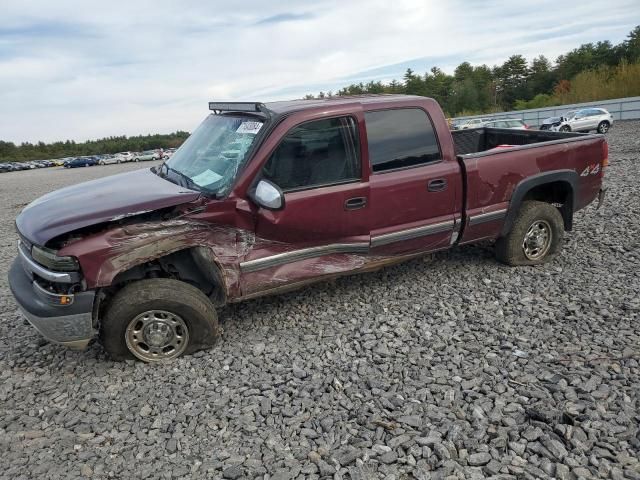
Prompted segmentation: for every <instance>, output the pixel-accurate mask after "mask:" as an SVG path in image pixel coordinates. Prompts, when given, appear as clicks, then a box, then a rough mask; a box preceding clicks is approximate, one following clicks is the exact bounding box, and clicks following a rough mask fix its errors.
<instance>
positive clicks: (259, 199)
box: [249, 179, 284, 210]
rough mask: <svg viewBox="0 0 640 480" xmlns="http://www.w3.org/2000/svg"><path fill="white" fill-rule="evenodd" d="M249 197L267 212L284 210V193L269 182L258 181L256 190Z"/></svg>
mask: <svg viewBox="0 0 640 480" xmlns="http://www.w3.org/2000/svg"><path fill="white" fill-rule="evenodd" d="M249 196H250V198H251V199H252V200H253V201H254V202H255V203H256V204H257V205H258V206H260V207H263V208H266V209H268V210H282V209H283V208H284V193H282V190H280V188H279V187H278V186H277V185H276V184H274V183H271V182H270V181H269V180H264V179H262V180H260V181H259V182H258V185H256V189H255V190H254V191H253V192H252V193H251V194H250V195H249Z"/></svg>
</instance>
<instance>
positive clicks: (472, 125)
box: [458, 118, 486, 130]
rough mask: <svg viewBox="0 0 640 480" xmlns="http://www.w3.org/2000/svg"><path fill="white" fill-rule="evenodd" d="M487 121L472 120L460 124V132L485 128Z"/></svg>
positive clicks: (480, 119) (482, 119)
mask: <svg viewBox="0 0 640 480" xmlns="http://www.w3.org/2000/svg"><path fill="white" fill-rule="evenodd" d="M485 122H486V120H485V119H484V118H472V119H471V120H467V121H465V122H464V123H462V124H460V126H459V127H458V130H467V129H468V128H480V127H483V126H484V124H485Z"/></svg>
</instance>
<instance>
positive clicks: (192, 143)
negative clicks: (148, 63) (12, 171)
mask: <svg viewBox="0 0 640 480" xmlns="http://www.w3.org/2000/svg"><path fill="white" fill-rule="evenodd" d="M209 107H210V110H212V112H213V113H211V114H210V115H209V116H208V117H207V118H206V119H205V121H204V122H203V123H202V125H201V126H200V127H198V129H196V131H194V133H193V134H192V135H191V137H189V139H188V140H187V141H186V142H185V143H184V144H183V146H182V147H180V148H179V149H178V150H177V151H176V152H175V154H174V155H173V156H172V157H171V159H169V160H167V161H165V162H164V163H163V164H162V165H160V166H158V167H153V168H151V169H143V170H139V171H135V172H131V173H126V174H121V175H116V176H113V177H106V178H103V179H100V180H96V181H92V182H87V183H84V184H79V185H75V186H72V187H68V188H65V189H62V190H59V191H57V192H52V193H50V194H48V195H45V196H44V197H41V198H40V199H37V200H36V201H34V202H32V203H31V204H30V205H28V206H27V207H26V208H25V209H24V210H23V212H22V213H21V214H20V215H19V216H18V218H17V219H16V226H17V229H18V231H19V234H20V238H21V242H20V246H19V251H18V258H17V259H16V261H15V262H14V265H13V267H12V269H11V271H10V274H9V279H10V285H11V288H12V291H13V293H14V296H15V297H16V300H17V302H18V304H19V305H20V308H21V309H22V311H23V312H24V314H25V316H26V318H27V319H28V320H29V321H30V322H31V323H32V324H33V325H34V326H35V327H36V328H37V329H38V330H39V331H40V332H41V333H42V334H43V335H44V336H45V337H47V338H49V339H50V340H52V341H54V342H58V343H62V344H65V345H68V346H71V347H75V348H82V347H85V346H86V345H87V344H88V343H89V341H91V340H92V339H93V338H96V337H98V338H100V340H101V341H102V344H103V345H104V346H105V348H106V349H107V351H108V352H109V353H110V354H111V356H112V357H114V358H116V359H125V358H138V359H140V360H143V361H149V362H152V361H158V360H170V359H173V358H176V357H178V356H180V355H182V354H184V353H188V352H192V351H194V350H196V349H198V348H202V347H203V346H206V345H211V344H213V343H214V342H215V340H216V338H217V337H218V336H219V328H218V322H217V314H216V309H215V307H216V306H219V305H222V304H224V303H227V302H237V301H242V300H245V299H248V298H254V297H257V296H260V295H265V294H273V293H278V292H282V291H285V290H290V289H294V288H297V287H299V286H301V285H306V284H308V283H312V282H316V281H319V280H323V279H327V278H332V277H335V276H339V275H344V274H349V273H354V272H363V271H369V270H374V269H377V268H381V267H383V266H385V265H389V264H392V263H396V262H399V261H403V260H406V259H408V258H413V257H416V256H420V255H425V254H428V253H431V252H435V251H438V250H443V249H447V248H451V247H452V246H454V245H458V244H465V243H473V242H479V241H486V240H491V241H495V245H496V246H495V249H496V256H497V257H498V259H499V260H500V261H502V262H504V263H507V264H510V265H534V264H538V263H542V262H546V261H549V260H551V259H552V258H553V256H554V255H556V254H557V253H558V252H559V250H560V247H561V239H562V236H563V234H564V232H565V231H568V230H571V228H572V222H573V213H574V212H575V211H576V210H579V209H581V208H583V207H585V206H586V205H588V204H589V203H591V202H592V201H594V200H595V199H596V198H599V199H600V201H602V198H603V190H602V178H603V169H604V167H605V166H606V164H607V157H608V147H607V144H606V142H605V140H604V138H603V137H602V136H601V135H585V134H575V133H563V132H537V131H527V130H524V131H513V130H504V129H492V128H479V129H469V130H464V131H460V132H454V135H453V136H452V134H451V133H450V132H449V129H448V126H447V123H446V120H445V118H444V115H443V114H442V111H441V110H440V108H439V106H438V105H437V103H436V102H435V101H434V100H432V99H428V98H423V97H413V96H402V95H399V96H396V95H383V96H365V97H340V98H338V99H325V100H297V101H291V102H273V103H267V104H261V103H215V102H212V103H211V104H210V105H209Z"/></svg>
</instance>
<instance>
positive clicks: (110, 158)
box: [98, 152, 133, 165]
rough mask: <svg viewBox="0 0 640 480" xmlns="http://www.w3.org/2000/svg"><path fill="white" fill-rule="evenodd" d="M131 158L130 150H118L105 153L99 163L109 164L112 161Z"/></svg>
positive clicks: (117, 161)
mask: <svg viewBox="0 0 640 480" xmlns="http://www.w3.org/2000/svg"><path fill="white" fill-rule="evenodd" d="M132 160H133V155H132V154H131V152H120V153H115V154H113V155H109V156H107V155H105V156H103V157H102V158H101V159H100V160H99V161H98V164H99V165H111V164H113V163H125V162H130V161H132Z"/></svg>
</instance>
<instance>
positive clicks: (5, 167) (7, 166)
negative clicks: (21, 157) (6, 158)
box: [0, 163, 12, 173]
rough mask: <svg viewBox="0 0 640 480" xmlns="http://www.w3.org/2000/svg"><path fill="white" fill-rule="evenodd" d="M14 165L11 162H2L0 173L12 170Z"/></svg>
mask: <svg viewBox="0 0 640 480" xmlns="http://www.w3.org/2000/svg"><path fill="white" fill-rule="evenodd" d="M10 171H12V167H11V165H10V164H9V163H0V173H5V172H10Z"/></svg>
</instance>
